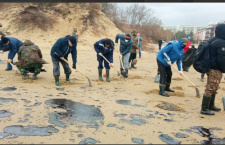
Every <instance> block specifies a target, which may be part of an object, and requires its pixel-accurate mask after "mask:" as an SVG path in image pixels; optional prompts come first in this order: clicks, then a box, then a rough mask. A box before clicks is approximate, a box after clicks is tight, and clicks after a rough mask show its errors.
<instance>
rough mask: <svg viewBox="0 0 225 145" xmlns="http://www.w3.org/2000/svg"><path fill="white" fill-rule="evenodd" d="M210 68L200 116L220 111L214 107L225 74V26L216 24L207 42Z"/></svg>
mask: <svg viewBox="0 0 225 145" xmlns="http://www.w3.org/2000/svg"><path fill="white" fill-rule="evenodd" d="M209 43H211V47H210V50H209V54H210V60H211V67H210V70H209V72H207V73H206V74H207V85H206V89H205V93H204V95H203V99H202V108H201V114H206V115H214V114H215V113H214V112H211V111H210V110H213V111H220V110H221V109H220V108H218V107H216V106H215V97H216V93H217V90H218V89H219V84H220V81H221V79H222V73H225V65H224V64H225V24H218V25H217V26H216V30H215V37H213V38H211V39H210V40H209Z"/></svg>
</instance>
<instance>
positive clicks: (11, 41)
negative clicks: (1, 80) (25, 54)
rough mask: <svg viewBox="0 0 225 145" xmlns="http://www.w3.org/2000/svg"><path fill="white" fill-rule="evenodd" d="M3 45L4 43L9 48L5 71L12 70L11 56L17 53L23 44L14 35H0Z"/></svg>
mask: <svg viewBox="0 0 225 145" xmlns="http://www.w3.org/2000/svg"><path fill="white" fill-rule="evenodd" d="M1 39H2V43H3V45H6V46H7V48H8V49H9V53H8V61H7V68H6V69H5V70H6V71H11V70H12V65H11V64H12V63H13V58H14V57H15V55H16V54H17V53H18V51H19V49H20V47H21V46H22V45H23V42H22V41H20V40H19V39H17V38H14V37H4V36H3V37H1Z"/></svg>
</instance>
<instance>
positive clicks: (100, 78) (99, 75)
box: [98, 69, 103, 81]
mask: <svg viewBox="0 0 225 145" xmlns="http://www.w3.org/2000/svg"><path fill="white" fill-rule="evenodd" d="M98 79H99V81H103V78H102V69H98Z"/></svg>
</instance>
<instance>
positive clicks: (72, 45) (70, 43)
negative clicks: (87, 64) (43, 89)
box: [51, 35, 77, 86]
mask: <svg viewBox="0 0 225 145" xmlns="http://www.w3.org/2000/svg"><path fill="white" fill-rule="evenodd" d="M70 53H71V55H72V58H73V68H74V69H76V62H77V41H76V38H75V37H74V36H70V35H67V36H65V37H62V38H59V39H58V40H57V41H56V42H55V44H54V45H53V46H52V49H51V57H52V62H53V76H54V77H55V84H56V85H57V86H60V83H59V76H60V68H59V62H60V63H61V64H62V66H63V68H64V72H65V74H66V81H68V82H72V81H71V80H70V78H69V76H70V74H71V69H70V67H69V64H67V63H66V62H65V61H64V59H66V60H68V55H69V54H70Z"/></svg>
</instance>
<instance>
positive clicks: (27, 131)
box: [0, 125, 59, 139]
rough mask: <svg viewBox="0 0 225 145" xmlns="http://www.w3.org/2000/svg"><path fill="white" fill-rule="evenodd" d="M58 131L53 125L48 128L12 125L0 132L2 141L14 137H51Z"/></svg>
mask: <svg viewBox="0 0 225 145" xmlns="http://www.w3.org/2000/svg"><path fill="white" fill-rule="evenodd" d="M58 131H59V130H58V129H56V128H55V127H54V126H52V125H49V126H46V127H38V126H33V125H29V126H22V125H12V126H7V127H5V128H4V130H3V132H0V139H3V138H5V137H8V136H10V137H11V136H12V138H17V137H18V136H50V135H52V133H55V132H58Z"/></svg>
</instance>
